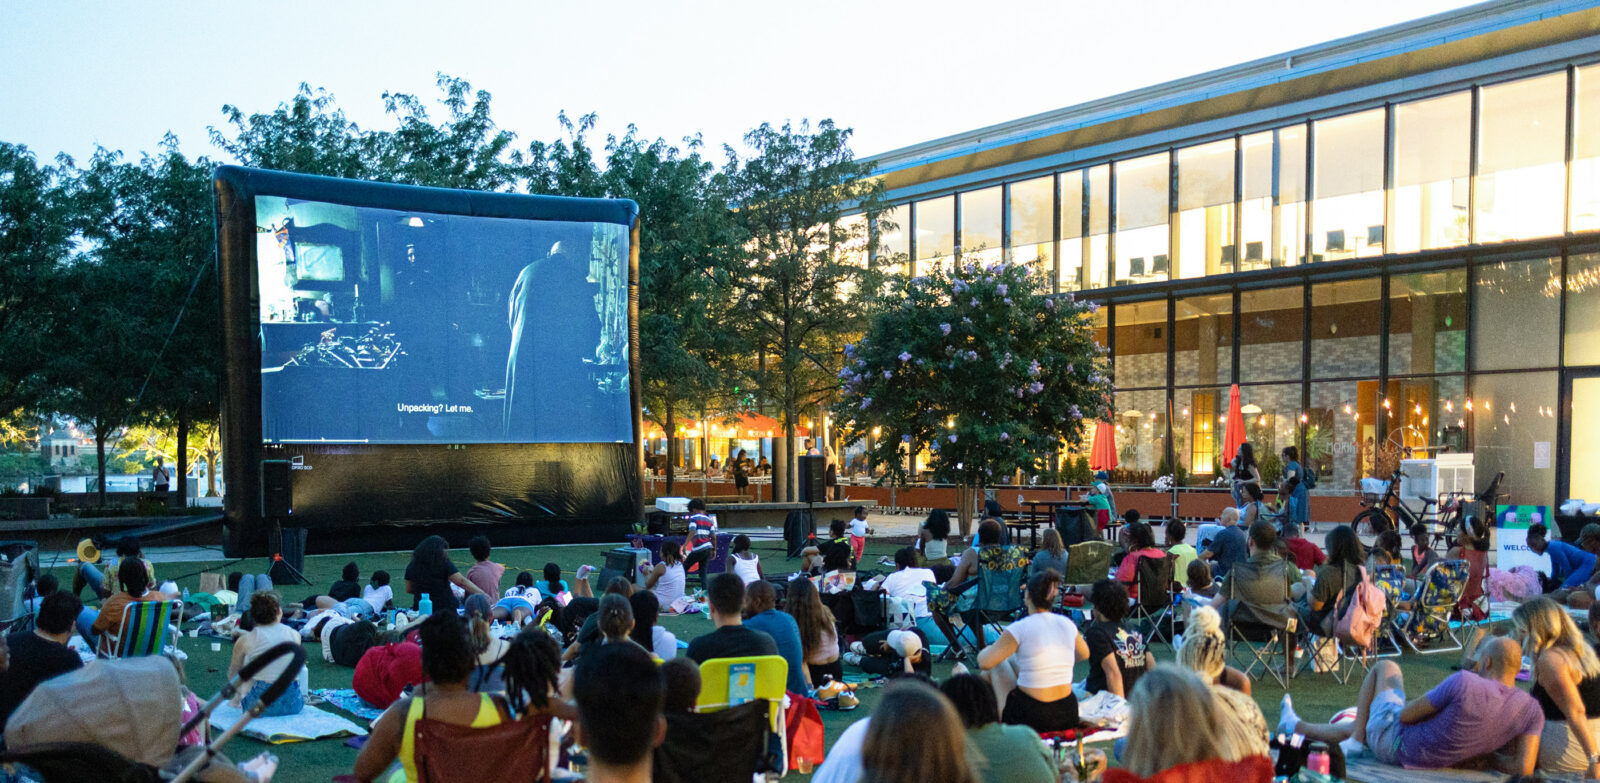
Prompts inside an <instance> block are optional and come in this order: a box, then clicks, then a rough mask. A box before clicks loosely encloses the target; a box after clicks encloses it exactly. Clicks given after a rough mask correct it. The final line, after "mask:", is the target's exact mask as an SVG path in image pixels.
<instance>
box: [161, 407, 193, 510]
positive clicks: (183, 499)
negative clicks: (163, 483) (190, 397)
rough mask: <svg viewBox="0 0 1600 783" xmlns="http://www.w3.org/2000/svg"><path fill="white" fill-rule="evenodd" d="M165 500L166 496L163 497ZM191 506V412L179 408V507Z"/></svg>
mask: <svg viewBox="0 0 1600 783" xmlns="http://www.w3.org/2000/svg"><path fill="white" fill-rule="evenodd" d="M163 500H165V498H163ZM188 506H189V414H188V413H186V412H184V411H183V409H181V408H180V409H178V508H188Z"/></svg>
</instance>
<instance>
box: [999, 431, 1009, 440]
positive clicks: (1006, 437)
mask: <svg viewBox="0 0 1600 783" xmlns="http://www.w3.org/2000/svg"><path fill="white" fill-rule="evenodd" d="M1000 440H1002V441H1007V440H1011V433H1009V432H1002V433H1000Z"/></svg>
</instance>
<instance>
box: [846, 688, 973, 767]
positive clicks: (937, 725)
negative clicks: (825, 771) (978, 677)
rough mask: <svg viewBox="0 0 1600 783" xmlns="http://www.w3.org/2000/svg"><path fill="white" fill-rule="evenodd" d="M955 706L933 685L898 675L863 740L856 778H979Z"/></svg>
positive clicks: (885, 691) (869, 724)
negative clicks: (857, 776)
mask: <svg viewBox="0 0 1600 783" xmlns="http://www.w3.org/2000/svg"><path fill="white" fill-rule="evenodd" d="M973 761H974V759H973V758H972V755H970V754H969V753H968V751H967V742H966V732H965V731H964V730H963V728H962V725H961V718H960V717H959V716H958V715H956V711H955V707H953V706H952V705H951V704H950V701H949V700H948V699H946V698H945V697H944V696H943V695H941V694H940V693H939V692H938V691H937V690H934V688H933V686H931V685H929V684H927V683H925V682H917V681H915V680H902V681H900V682H897V683H895V684H894V685H891V686H889V687H888V688H886V689H885V690H884V692H883V698H882V700H881V701H880V702H879V704H878V709H877V710H876V711H875V712H874V714H873V716H872V718H871V720H870V722H869V723H868V725H867V733H866V737H865V738H864V740H863V742H862V745H861V778H860V783H927V781H935V780H937V781H940V783H977V781H978V776H977V774H976V772H974V769H973V767H974V765H973Z"/></svg>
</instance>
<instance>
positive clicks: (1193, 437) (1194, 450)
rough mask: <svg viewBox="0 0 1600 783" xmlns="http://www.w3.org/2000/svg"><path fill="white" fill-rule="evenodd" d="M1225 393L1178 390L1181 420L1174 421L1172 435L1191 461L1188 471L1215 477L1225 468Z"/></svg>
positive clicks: (1182, 452) (1177, 404)
mask: <svg viewBox="0 0 1600 783" xmlns="http://www.w3.org/2000/svg"><path fill="white" fill-rule="evenodd" d="M1227 394H1228V393H1227V391H1226V390H1221V391H1219V390H1217V389H1179V390H1178V392H1177V394H1176V399H1175V400H1174V404H1175V405H1176V406H1177V407H1178V419H1177V421H1175V422H1173V425H1172V434H1173V438H1174V440H1175V442H1176V443H1177V444H1178V445H1179V446H1180V449H1179V453H1180V454H1182V455H1184V456H1186V457H1187V458H1188V462H1189V464H1188V466H1187V467H1188V470H1189V472H1190V473H1194V474H1212V475H1214V474H1215V472H1216V471H1217V470H1218V469H1220V468H1221V467H1222V464H1221V457H1222V454H1221V449H1222V443H1223V440H1224V437H1223V436H1224V434H1225V433H1224V432H1223V428H1224V427H1226V426H1227V423H1228V418H1227V416H1219V415H1218V414H1217V412H1218V411H1219V410H1222V409H1223V408H1224V406H1225V403H1222V404H1219V403H1220V402H1221V401H1223V400H1226V399H1227Z"/></svg>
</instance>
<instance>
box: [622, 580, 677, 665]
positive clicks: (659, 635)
mask: <svg viewBox="0 0 1600 783" xmlns="http://www.w3.org/2000/svg"><path fill="white" fill-rule="evenodd" d="M628 603H629V604H631V605H632V606H633V630H632V631H629V632H628V636H629V637H630V638H632V639H633V640H634V641H636V642H638V643H639V646H640V647H643V648H645V649H646V650H649V651H651V652H652V653H654V654H655V656H656V657H657V658H660V659H661V660H663V661H670V660H672V659H673V658H676V657H678V637H677V636H675V635H673V633H672V632H671V631H669V630H667V629H665V628H662V627H661V624H660V623H658V622H656V620H658V619H659V618H660V616H661V603H660V602H659V601H657V600H656V594H655V593H652V592H650V591H649V590H635V591H634V592H633V595H630V596H628Z"/></svg>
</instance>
